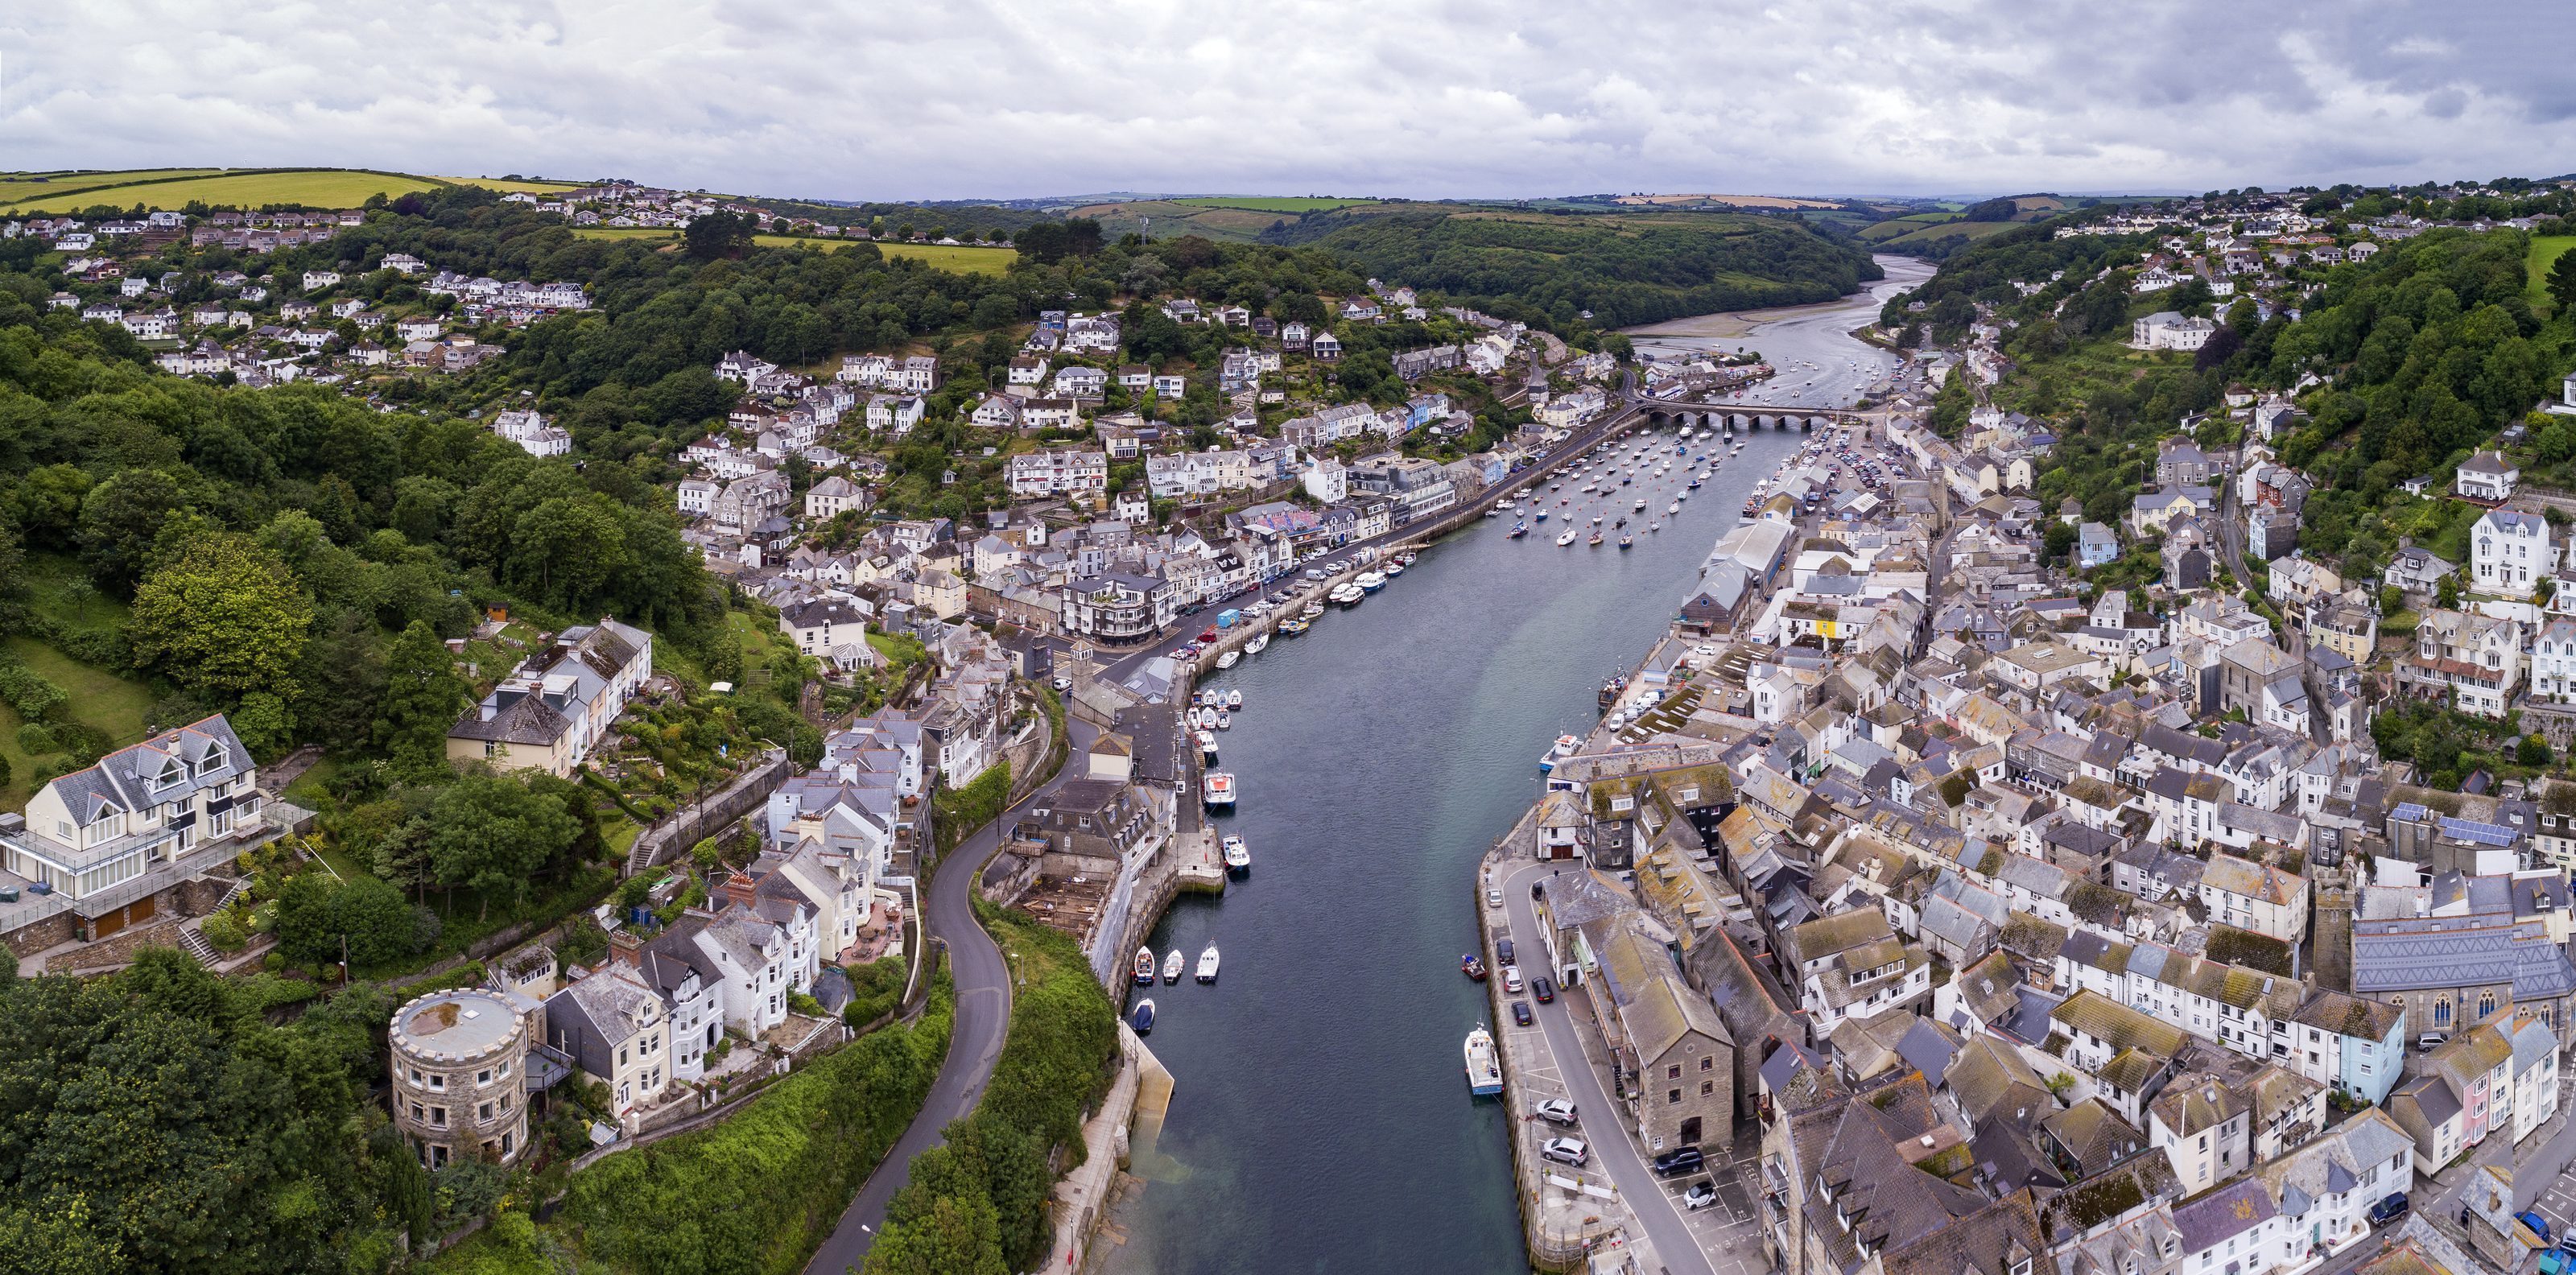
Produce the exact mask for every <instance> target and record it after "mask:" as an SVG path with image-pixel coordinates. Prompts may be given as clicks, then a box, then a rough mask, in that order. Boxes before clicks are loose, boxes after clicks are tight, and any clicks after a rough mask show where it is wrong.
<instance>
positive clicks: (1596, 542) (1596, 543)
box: [1583, 531, 1601, 549]
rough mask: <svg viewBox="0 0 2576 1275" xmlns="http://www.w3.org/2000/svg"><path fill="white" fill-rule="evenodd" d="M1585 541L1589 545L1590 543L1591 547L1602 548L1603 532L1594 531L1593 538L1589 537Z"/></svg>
mask: <svg viewBox="0 0 2576 1275" xmlns="http://www.w3.org/2000/svg"><path fill="white" fill-rule="evenodd" d="M1583 543H1585V544H1587V545H1590V546H1591V547H1593V548H1595V549H1598V548H1600V547H1601V533H1600V532H1598V531H1596V532H1593V533H1592V538H1591V539H1589V540H1586V541H1584V542H1583Z"/></svg>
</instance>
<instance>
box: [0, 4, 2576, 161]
mask: <svg viewBox="0 0 2576 1275" xmlns="http://www.w3.org/2000/svg"><path fill="white" fill-rule="evenodd" d="M2572 28H2576V20H2571V19H2570V18H2569V16H2567V14H2566V12H2565V11H2564V10H2563V9H2559V8H2556V7H2552V6H2545V5H2540V4H2532V3H2519V4H2512V5H2496V6H2461V5H2456V4H2453V5H2445V6H2439V7H2437V6H2435V5H2433V4H2432V3H2430V2H2429V0H2383V2H2381V3H2365V4H2348V3H2291V4H2287V5H2249V4H2245V3H2242V0H2184V2H2181V3H2172V4H2166V5H2160V6H2150V7H2145V8H2140V7H2136V6H2131V7H2129V8H2125V9H2117V10H2115V9H2111V8H2107V7H2103V6H2096V5H2071V6H2059V5H2047V4H2030V3H2018V2H2007V0H1893V2H1891V3H1869V2H1866V0H1808V2H1805V3H1800V4H1797V5H1773V6H1764V5H1761V4H1754V3H1745V2H1743V0H1730V2H1723V3H1716V4H1674V3H1669V2H1662V3H1654V2H1648V0H1607V2H1604V3H1592V4H1576V5H1568V4H1562V3H1532V2H1528V0H1498V2H1496V3H1475V4H1471V3H1466V2H1465V0H1412V2H1406V0H1394V2H1392V3H1377V4H1355V3H1350V2H1349V0H1333V2H1330V3H1326V2H1321V0H1262V2H1259V3H1253V2H1247V0H1196V2H1189V0H1059V2H1056V3H1048V4H1044V5H1040V4H1033V3H1026V2H1025V0H1019V2H1005V0H926V2H922V3H914V4H908V5H907V4H901V3H893V2H891V0H875V2H874V3H869V4H865V5H847V4H833V3H829V2H827V0H726V2H723V3H714V2H705V0H622V2H613V3H603V4H578V5H577V4H557V3H546V2H543V0H449V2H448V3H444V4H431V5H409V6H402V7H399V8H394V7H373V6H369V7H364V8H361V7H357V6H345V5H312V4H278V5H269V6H248V7H244V6H224V7H222V8H220V9H218V8H210V7H208V6H206V5H203V4H201V3H172V2H165V0H125V2H124V3H83V4H76V5H52V6H42V7H41V8H38V7H35V6H28V7H25V8H23V9H21V11H19V12H17V13H14V14H0V51H5V52H4V53H0V56H5V62H0V135H5V136H7V137H9V138H10V139H11V144H10V147H9V155H10V162H11V163H13V164H14V165H17V166H24V167H53V166H61V167H71V166H78V167H93V168H98V167H131V166H141V165H154V164H183V163H184V164H226V165H262V164H331V165H349V166H366V167H382V168H395V169H403V170H409V171H414V172H430V173H499V172H505V171H512V172H521V173H544V174H547V175H560V176H570V177H591V176H604V175H616V176H629V177H634V178H638V179H641V180H646V181H653V182H665V183H673V184H680V185H688V186H707V187H712V188H715V189H725V190H741V191H757V192H761V193H770V194H802V195H821V196H832V197H844V198H939V197H969V196H1006V195H1036V194H1057V193H1077V192H1084V191H1101V190H1112V189H1143V190H1224V191H1262V192H1282V193H1306V192H1310V191H1311V192H1319V193H1321V192H1330V193H1345V194H1359V193H1376V194H1404V195H1419V196H1444V195H1509V194H1543V193H1570V192H1579V191H1594V190H1621V191H1625V190H1666V191H1672V190H1731V191H1746V190H1755V191H1776V192H1794V193H1817V192H1887V193H1904V192H1933V191H1939V192H1972V191H1973V192H1991V191H2020V190H2034V189H2055V190H2094V191H2098V190H2118V189H2195V190H2196V189H2202V188H2205V187H2210V186H2235V185H2242V184H2245V183H2248V182H2252V183H2258V184H2264V185H2287V184H2291V183H2295V182H2302V181H2321V182H2330V181H2336V180H2347V179H2349V180H2395V179H2417V178H2448V177H2484V176H2492V175H2497V174H2504V173H2525V174H2531V175H2541V174H2545V173H2548V172H2554V171H2558V170H2562V169H2564V168H2567V167H2569V163H2568V159H2567V143H2568V142H2569V140H2570V139H2569V135H2568V132H2569V131H2568V128H2567V124H2566V121H2567V120H2568V119H2569V118H2570V117H2571V116H2576V87H2571V85H2570V82H2569V81H2568V80H2567V78H2566V77H2564V76H2562V75H2561V74H2559V68H2557V67H2555V66H2553V65H2550V55H2549V52H2548V51H2549V50H2550V49H2552V48H2556V47H2563V45H2564V43H2565V37H2566V36H2567V35H2568V34H2570V33H2571V29H2572ZM2463 48H2466V49H2475V50H2479V51H2480V52H2479V61H2478V63H2477V65H2475V66H2471V65H2469V64H2468V62H2467V61H2466V60H2464V59H2463V58H2462V56H2461V55H2460V53H2459V50H2461V49H2463Z"/></svg>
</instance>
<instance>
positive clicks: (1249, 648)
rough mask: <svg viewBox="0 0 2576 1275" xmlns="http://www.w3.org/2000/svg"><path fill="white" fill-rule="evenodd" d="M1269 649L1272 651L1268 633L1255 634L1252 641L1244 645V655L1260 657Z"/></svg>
mask: <svg viewBox="0 0 2576 1275" xmlns="http://www.w3.org/2000/svg"><path fill="white" fill-rule="evenodd" d="M1268 649H1270V635H1269V634H1267V633H1256V634H1253V635H1252V640H1251V641H1249V642H1246V643H1244V644H1243V653H1244V654H1246V655H1259V654H1261V653H1262V652H1263V651H1266V650H1268Z"/></svg>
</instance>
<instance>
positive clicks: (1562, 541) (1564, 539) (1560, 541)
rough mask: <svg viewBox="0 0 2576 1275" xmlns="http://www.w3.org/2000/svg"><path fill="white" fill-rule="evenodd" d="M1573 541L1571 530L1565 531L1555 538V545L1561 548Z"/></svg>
mask: <svg viewBox="0 0 2576 1275" xmlns="http://www.w3.org/2000/svg"><path fill="white" fill-rule="evenodd" d="M1573 543H1574V533H1573V532H1571V531H1569V532H1566V533H1565V534H1564V535H1561V536H1558V537H1557V538H1556V547H1557V548H1559V549H1562V548H1564V547H1565V546H1567V545H1570V544H1573Z"/></svg>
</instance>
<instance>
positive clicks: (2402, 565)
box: [2379, 545, 2459, 593]
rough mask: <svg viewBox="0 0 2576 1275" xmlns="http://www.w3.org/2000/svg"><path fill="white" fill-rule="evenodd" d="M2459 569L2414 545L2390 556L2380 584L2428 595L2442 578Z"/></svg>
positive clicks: (2381, 574) (2381, 575)
mask: <svg viewBox="0 0 2576 1275" xmlns="http://www.w3.org/2000/svg"><path fill="white" fill-rule="evenodd" d="M2457 570H2459V568H2458V567H2457V566H2455V565H2453V564H2451V563H2449V562H2445V561H2443V560H2442V559H2440V558H2437V557H2434V556H2433V555H2432V554H2431V553H2429V552H2427V551H2425V550H2424V549H2421V548H2418V547H2416V546H2413V545H2408V546H2406V547H2405V548H2402V549H2399V550H2398V551H2397V552H2396V553H2394V554H2392V555H2390V556H2389V559H2388V567H2387V569H2386V570H2384V571H2382V572H2381V573H2380V577H2379V578H2380V582H2381V583H2383V584H2388V585H2393V586H2395V587H2397V588H2400V589H2404V590H2406V591H2408V592H2410V593H2428V592H2431V591H2432V590H2433V589H2434V587H2435V586H2437V585H2439V584H2440V583H2441V582H2442V577H2444V576H2446V575H2449V574H2451V573H2452V572H2454V571H2457Z"/></svg>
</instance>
